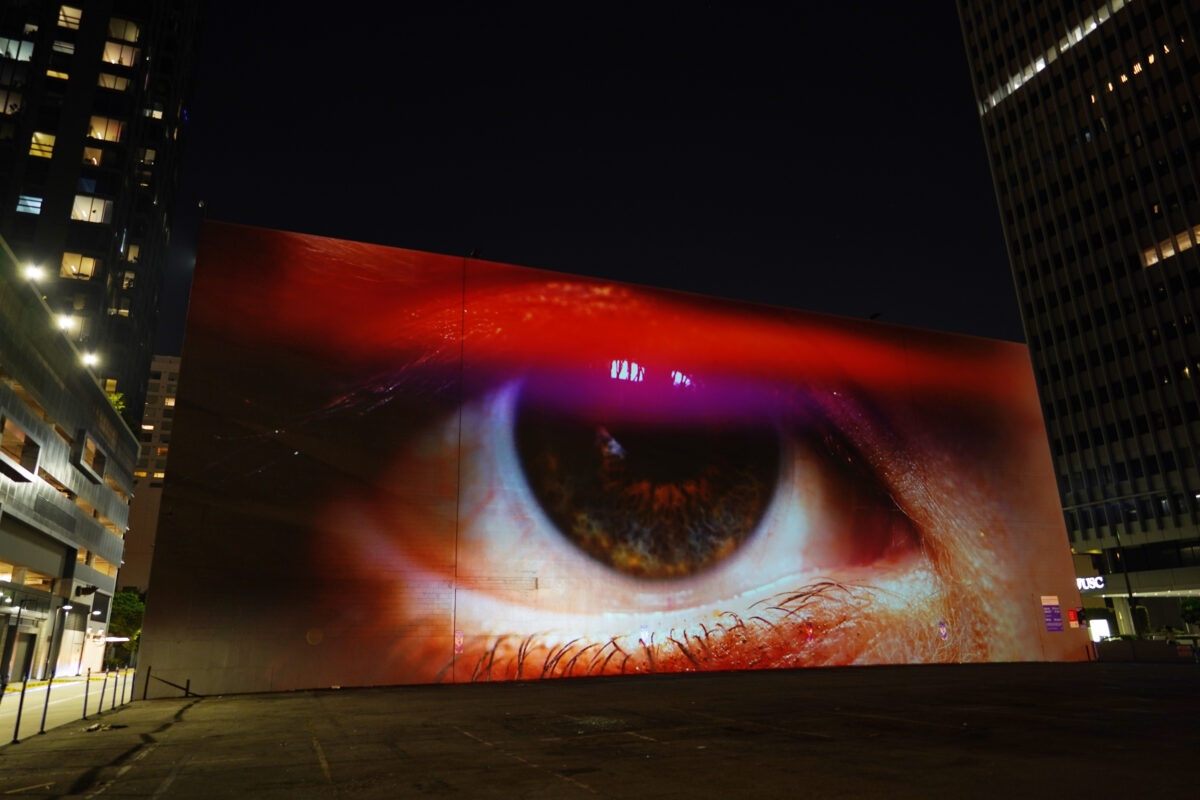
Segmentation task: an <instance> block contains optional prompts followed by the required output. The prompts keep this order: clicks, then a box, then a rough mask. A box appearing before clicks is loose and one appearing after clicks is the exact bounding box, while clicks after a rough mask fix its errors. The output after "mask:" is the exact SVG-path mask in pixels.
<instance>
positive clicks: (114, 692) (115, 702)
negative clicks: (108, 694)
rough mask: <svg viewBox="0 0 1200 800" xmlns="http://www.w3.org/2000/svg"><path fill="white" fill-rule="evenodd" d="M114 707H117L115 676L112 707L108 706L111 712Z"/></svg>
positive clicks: (115, 678) (114, 678) (114, 679)
mask: <svg viewBox="0 0 1200 800" xmlns="http://www.w3.org/2000/svg"><path fill="white" fill-rule="evenodd" d="M116 707H117V676H116V675H113V699H112V705H111V706H109V709H110V710H111V709H114V708H116Z"/></svg>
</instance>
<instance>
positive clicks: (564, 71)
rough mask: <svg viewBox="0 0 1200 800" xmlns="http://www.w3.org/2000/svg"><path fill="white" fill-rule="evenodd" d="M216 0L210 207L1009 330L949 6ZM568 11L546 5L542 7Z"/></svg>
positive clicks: (327, 229)
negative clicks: (300, 8) (306, 4)
mask: <svg viewBox="0 0 1200 800" xmlns="http://www.w3.org/2000/svg"><path fill="white" fill-rule="evenodd" d="M499 5H500V4H495V3H488V4H482V5H476V4H461V3H450V2H439V3H421V4H416V3H414V4H408V3H394V4H389V5H387V6H385V7H383V8H379V7H377V6H376V5H375V4H370V6H369V7H370V11H369V12H367V11H364V10H363V9H364V8H366V7H367V6H364V5H351V6H347V7H346V11H345V13H339V11H338V10H337V7H334V6H330V7H329V10H327V11H325V12H322V13H320V14H300V13H297V11H296V9H297V6H295V4H294V3H281V2H258V3H253V4H244V3H237V2H230V1H229V0H220V1H219V2H206V3H205V4H204V7H205V11H204V13H205V14H206V20H205V24H204V31H203V37H202V41H201V48H202V55H201V58H200V63H199V65H198V69H197V79H196V91H195V96H194V101H193V102H192V104H191V106H190V108H189V116H190V120H191V130H190V139H189V151H188V161H189V164H188V169H187V171H186V177H185V183H184V189H183V198H184V200H183V206H185V208H183V209H181V211H180V213H179V214H178V217H177V224H176V251H177V252H176V254H175V256H174V257H173V259H172V264H171V267H170V276H169V286H168V291H167V298H166V302H167V306H166V310H165V311H164V316H165V317H166V324H165V325H164V330H163V331H162V333H161V334H160V337H159V339H160V341H159V349H160V351H166V352H170V351H173V350H176V349H177V348H178V346H179V341H180V340H181V338H182V332H181V331H182V324H181V323H180V321H179V317H180V316H181V313H180V312H177V311H172V309H175V308H179V307H181V306H182V300H181V298H182V296H183V294H184V292H185V291H186V288H185V287H186V280H187V276H188V275H189V273H190V264H191V260H192V257H193V255H194V240H195V227H196V223H195V220H196V219H197V213H196V212H195V206H196V204H197V201H198V200H200V199H203V200H205V201H206V203H207V214H208V217H209V218H210V219H214V220H222V221H228V222H237V223H243V224H249V225H262V226H267V227H273V228H281V229H285V230H295V231H302V232H306V233H315V234H321V235H326V236H334V237H339V238H348V239H357V240H362V241H368V242H378V243H381V244H387V245H393V246H397V247H406V248H412V249H417V250H431V251H435V252H440V253H451V254H461V255H466V254H467V253H469V252H470V251H472V250H479V251H480V254H481V256H482V257H483V258H487V259H490V260H495V261H504V262H509V263H514V264H522V265H526V266H533V267H543V268H547V269H555V270H560V271H564V272H572V273H579V274H584V275H592V276H600V277H608V278H613V279H617V280H623V281H632V282H636V283H644V284H650V285H655V286H665V287H669V288H675V289H683V290H686V291H693V292H701V293H704V294H714V295H721V296H725V297H733V298H739V299H746V300H752V301H757V302H767V303H774V304H777V305H784V306H791V307H795V308H803V309H810V310H815V311H825V312H831V313H836V314H844V315H850V316H858V317H867V316H869V315H871V314H873V313H879V314H881V319H883V320H885V321H890V322H899V323H904V324H910V325H918V326H921V327H927V328H935V329H942V330H950V331H957V332H962V333H970V334H976V335H982V336H994V337H1000V338H1007V339H1015V340H1020V339H1021V338H1022V334H1021V327H1020V321H1019V317H1018V314H1017V310H1016V302H1015V299H1014V293H1013V289H1012V283H1011V276H1010V273H1009V270H1008V262H1007V257H1006V254H1005V250H1004V244H1003V241H1002V238H1001V232H1000V223H999V218H998V215H997V212H996V206H995V199H994V194H993V189H992V184H991V179H990V176H989V173H988V168H987V162H986V159H985V154H984V148H983V143H982V134H981V132H980V126H979V119H978V115H977V112H976V110H975V103H974V99H973V94H972V91H971V87H970V82H969V78H968V72H967V65H966V59H965V56H964V53H963V46H962V38H961V33H960V31H959V27H958V20H957V16H956V14H955V11H954V7H953V4H951V3H948V2H946V3H888V4H883V3H877V2H858V1H857V0H845V1H844V2H837V3H802V4H801V3H797V4H789V5H791V6H794V7H792V8H787V9H782V10H781V9H775V10H763V9H761V8H760V9H752V8H747V7H746V5H747V4H745V3H733V2H709V3H701V2H689V3H650V4H628V5H624V4H619V3H609V4H557V5H555V6H551V5H548V4H547V5H545V6H541V10H540V11H533V10H530V9H531V8H533V7H531V6H525V7H524V9H525V10H521V11H514V10H511V9H501V8H499ZM551 9H553V10H551Z"/></svg>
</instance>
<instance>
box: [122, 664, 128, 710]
mask: <svg viewBox="0 0 1200 800" xmlns="http://www.w3.org/2000/svg"><path fill="white" fill-rule="evenodd" d="M128 684H129V670H128V669H126V670H125V672H124V673H122V675H121V705H125V687H126V686H127V685H128Z"/></svg>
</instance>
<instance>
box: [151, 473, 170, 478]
mask: <svg viewBox="0 0 1200 800" xmlns="http://www.w3.org/2000/svg"><path fill="white" fill-rule="evenodd" d="M154 477H156V478H165V477H167V473H165V472H156V473H154Z"/></svg>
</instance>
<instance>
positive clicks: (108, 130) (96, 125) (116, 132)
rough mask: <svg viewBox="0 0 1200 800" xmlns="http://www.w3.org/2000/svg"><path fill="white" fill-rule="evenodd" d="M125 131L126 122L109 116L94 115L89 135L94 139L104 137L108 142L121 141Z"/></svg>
mask: <svg viewBox="0 0 1200 800" xmlns="http://www.w3.org/2000/svg"><path fill="white" fill-rule="evenodd" d="M124 132H125V123H124V122H121V121H120V120H118V119H111V118H109V117H92V119H91V121H90V123H89V125H88V136H89V137H90V138H92V139H103V140H104V141H106V142H119V141H121V134H123V133H124Z"/></svg>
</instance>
